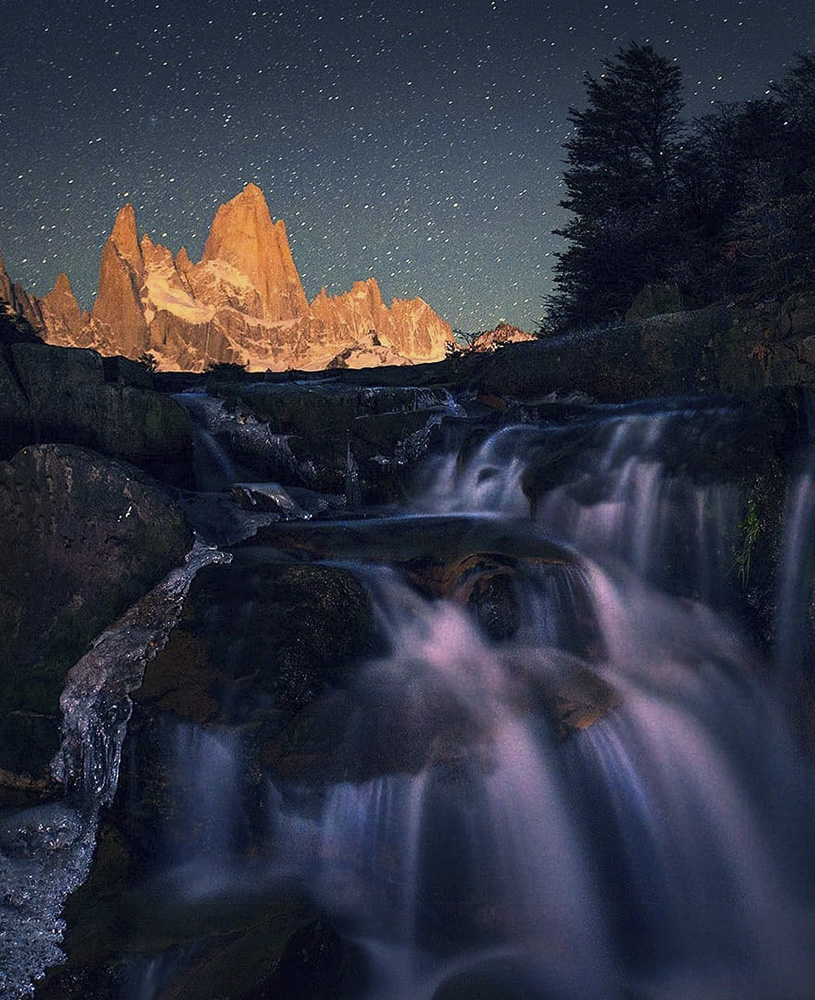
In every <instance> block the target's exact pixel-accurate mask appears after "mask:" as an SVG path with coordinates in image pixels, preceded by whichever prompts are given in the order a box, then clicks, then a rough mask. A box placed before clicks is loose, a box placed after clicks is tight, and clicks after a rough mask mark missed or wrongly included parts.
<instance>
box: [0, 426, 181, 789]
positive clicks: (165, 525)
mask: <svg viewBox="0 0 815 1000" xmlns="http://www.w3.org/2000/svg"><path fill="white" fill-rule="evenodd" d="M191 545H192V535H191V532H190V530H189V528H188V526H187V524H186V521H185V519H184V517H183V515H182V513H181V511H180V509H179V507H178V506H177V504H176V503H175V501H174V500H173V499H172V498H171V497H170V495H169V494H168V493H167V492H166V491H165V490H164V489H163V488H162V487H160V486H159V485H158V484H157V483H154V482H153V481H152V480H151V479H149V477H147V476H146V475H145V474H144V473H142V472H141V471H139V470H138V469H136V468H134V467H131V466H127V465H124V464H121V463H119V462H115V461H111V460H110V459H107V458H104V457H102V456H101V455H98V454H95V453H93V452H91V451H87V450H85V449H82V448H77V447H73V446H70V445H55V444H48V445H37V446H32V447H28V448H24V449H23V450H22V451H20V452H18V453H17V455H15V456H14V458H13V459H12V460H11V461H9V462H2V463H0V665H1V666H0V715H2V720H3V721H2V724H0V733H2V738H0V767H2V766H6V767H8V768H9V769H10V770H12V771H19V770H21V769H22V770H24V771H26V772H27V773H32V769H33V773H36V771H37V770H38V769H40V768H41V767H42V766H43V764H44V763H45V760H47V757H48V756H50V753H52V752H53V751H54V750H55V749H56V746H57V745H58V740H56V731H57V728H58V711H59V709H58V705H59V696H60V693H61V692H62V687H63V682H64V679H65V675H66V673H67V671H68V669H69V668H70V667H71V666H72V665H73V664H74V663H75V662H76V661H77V660H78V659H79V658H80V656H81V655H82V653H83V652H84V650H85V648H86V647H87V645H88V643H89V642H90V641H91V639H93V637H94V636H95V635H96V634H97V633H99V632H100V631H101V630H102V629H103V628H104V627H105V626H107V625H109V624H110V623H111V622H113V621H114V620H115V619H116V618H117V617H118V616H119V615H121V614H122V613H123V612H124V611H125V610H126V609H127V608H128V607H129V606H130V605H131V604H133V602H134V601H136V600H137V599H138V598H139V597H141V596H142V595H143V594H145V593H146V592H147V591H148V590H149V589H150V588H151V587H152V586H153V585H154V584H156V583H157V582H158V581H159V580H160V579H161V578H162V577H163V576H164V575H165V574H166V573H167V572H168V571H169V570H170V569H171V568H172V567H173V566H176V565H178V564H180V563H181V562H182V561H183V559H184V556H185V554H186V552H187V551H188V550H189V548H190V547H191ZM29 739H31V740H33V747H32V745H31V744H30V743H29V742H27V741H28V740H29ZM52 741H54V742H53V744H52Z"/></svg>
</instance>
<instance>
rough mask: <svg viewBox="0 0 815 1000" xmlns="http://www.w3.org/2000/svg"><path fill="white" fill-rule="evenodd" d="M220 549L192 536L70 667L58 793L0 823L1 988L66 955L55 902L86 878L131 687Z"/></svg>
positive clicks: (28, 980) (19, 986)
mask: <svg viewBox="0 0 815 1000" xmlns="http://www.w3.org/2000/svg"><path fill="white" fill-rule="evenodd" d="M224 558H226V556H224V555H223V554H222V553H220V552H218V551H217V550H215V549H213V548H211V547H209V546H206V545H203V544H201V543H197V544H196V546H195V547H194V548H193V550H192V551H191V552H190V553H189V556H188V558H187V562H186V564H185V565H184V566H183V567H181V568H179V569H177V570H174V571H173V572H172V573H170V574H169V576H168V577H167V578H166V579H165V580H164V581H163V582H162V583H161V584H159V585H158V586H157V587H156V588H154V590H153V591H151V593H150V594H148V595H147V597H146V598H144V599H143V600H142V601H141V602H139V603H138V604H136V605H135V606H134V607H133V608H131V609H130V611H129V612H127V614H126V615H125V616H124V617H123V618H121V619H120V620H119V621H118V622H116V623H115V624H114V625H113V626H111V627H110V628H109V629H108V630H107V631H105V632H103V633H102V634H101V635H100V636H99V637H98V638H97V639H96V641H95V643H94V645H93V648H92V649H91V650H90V651H89V652H88V653H87V654H86V655H85V656H84V657H83V658H82V659H81V660H80V661H79V662H78V663H77V664H76V665H75V666H74V667H73V668H72V670H71V671H70V672H69V675H68V678H67V681H66V685H65V689H64V691H63V694H62V698H61V701H60V706H61V709H62V713H63V722H62V746H61V749H60V751H59V754H58V755H57V756H56V757H55V759H54V760H53V762H52V764H51V770H52V773H53V776H54V779H55V781H56V782H57V783H58V787H59V788H60V790H61V792H62V795H63V797H61V798H58V799H56V800H55V801H52V802H50V803H48V804H46V805H42V806H35V807H32V808H30V809H27V810H25V811H23V812H17V813H14V812H12V813H10V814H9V813H7V814H5V815H4V817H3V826H2V829H0V882H1V883H2V886H3V905H2V906H0V991H2V995H3V996H4V997H9V998H10V1000H11V998H16V997H26V996H31V995H32V994H33V993H34V982H35V980H36V979H38V978H39V977H41V976H42V975H43V973H44V971H45V969H46V968H47V967H48V966H50V965H57V964H59V963H60V962H61V961H62V960H63V959H64V955H63V953H62V951H61V949H60V942H61V940H62V936H63V933H64V930H65V922H64V920H63V917H62V910H63V907H64V905H65V901H66V899H67V897H68V896H69V894H70V893H72V892H73V891H74V890H76V889H77V888H78V887H79V886H80V885H82V883H83V882H84V881H85V879H86V878H87V875H88V872H89V870H90V865H91V861H92V858H93V853H94V849H95V846H96V834H97V828H98V822H99V815H100V810H101V809H103V808H105V807H107V806H109V805H110V804H111V802H112V801H113V798H114V796H115V794H116V789H117V786H118V781H119V768H120V763H121V753H122V744H123V741H124V737H125V734H126V729H127V722H128V719H129V717H130V711H131V707H132V706H131V701H130V697H129V695H130V693H131V692H132V691H133V689H134V688H136V687H138V685H139V684H140V683H141V678H142V675H143V672H144V667H145V664H146V663H147V662H148V660H149V659H151V658H152V657H153V656H154V655H155V654H156V652H157V651H158V650H159V649H160V648H161V646H162V645H163V644H164V643H165V642H166V640H167V636H168V634H169V632H170V630H171V629H172V627H173V624H174V622H175V620H176V618H177V616H178V614H179V611H180V607H181V604H182V602H183V600H184V596H185V595H186V593H187V590H188V589H189V586H190V582H191V581H192V579H193V578H194V576H195V574H196V573H197V572H198V571H199V570H200V569H201V568H202V567H203V566H206V565H208V564H210V563H212V562H217V561H219V560H221V559H224Z"/></svg>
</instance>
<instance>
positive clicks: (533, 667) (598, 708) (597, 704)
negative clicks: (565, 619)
mask: <svg viewBox="0 0 815 1000" xmlns="http://www.w3.org/2000/svg"><path fill="white" fill-rule="evenodd" d="M507 663H509V664H511V665H512V667H513V669H514V670H515V672H516V674H517V677H518V679H519V681H520V687H519V689H518V698H519V704H521V705H523V704H526V705H527V707H528V708H530V709H531V710H533V711H535V710H542V711H543V713H544V715H545V716H546V717H547V719H548V720H549V722H550V724H551V726H552V729H553V732H554V734H555V737H556V738H557V739H558V740H559V741H563V740H565V739H567V738H568V737H569V736H573V735H574V734H575V733H579V732H581V731H582V730H584V729H588V728H589V727H590V726H593V725H594V724H595V723H596V722H599V721H600V720H601V719H603V718H605V716H607V715H608V714H609V713H610V712H613V711H614V710H615V709H617V708H619V706H620V705H621V703H622V699H621V697H620V695H619V693H618V692H617V690H616V689H615V688H614V687H612V686H611V684H609V683H608V682H607V681H605V680H603V678H602V677H601V676H600V675H599V674H598V673H597V672H596V671H595V670H593V669H591V668H590V667H589V666H588V665H587V664H585V663H583V662H582V661H581V660H579V659H578V658H577V657H574V656H570V655H569V654H568V653H564V652H562V651H561V650H557V649H547V650H540V651H531V650H530V651H527V653H526V655H525V656H524V657H523V659H522V660H514V662H513V655H512V654H510V656H509V657H508V659H507Z"/></svg>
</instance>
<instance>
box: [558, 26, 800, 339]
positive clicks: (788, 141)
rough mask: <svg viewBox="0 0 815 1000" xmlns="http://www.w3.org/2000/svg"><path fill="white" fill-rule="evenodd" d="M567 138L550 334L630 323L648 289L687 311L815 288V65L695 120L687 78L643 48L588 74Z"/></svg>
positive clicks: (622, 54) (630, 49)
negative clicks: (666, 289)
mask: <svg viewBox="0 0 815 1000" xmlns="http://www.w3.org/2000/svg"><path fill="white" fill-rule="evenodd" d="M586 95H587V106H586V108H585V109H584V110H582V111H579V110H576V109H571V111H570V114H569V119H570V121H571V123H572V132H571V136H570V138H569V139H568V141H567V142H566V146H565V148H566V162H567V168H566V171H565V173H564V183H565V187H566V191H567V197H566V198H565V200H564V201H563V202H561V204H562V205H563V206H564V207H565V208H567V209H569V210H570V211H571V213H572V215H571V217H570V219H569V221H568V222H567V224H566V225H565V226H564V227H563V228H562V229H559V230H556V232H557V234H558V235H560V236H563V237H565V238H566V240H567V247H566V249H565V250H563V251H562V252H561V253H559V254H558V255H557V257H558V260H557V264H556V267H555V282H556V292H555V294H554V295H553V296H552V297H551V298H550V299H549V303H548V306H549V309H548V317H547V320H546V321H545V327H546V328H547V329H548V330H563V329H566V328H572V327H578V326H588V325H593V324H597V323H603V322H606V321H610V320H614V319H616V318H619V317H620V316H623V315H624V314H625V313H626V311H627V310H628V308H629V307H630V306H631V304H632V302H633V300H634V298H635V297H636V295H637V294H638V292H639V291H640V290H641V289H642V288H643V287H644V286H645V285H649V284H650V285H654V284H668V285H671V286H675V289H674V291H676V292H677V293H678V294H677V298H678V299H680V300H681V302H682V303H683V305H685V306H686V307H689V308H692V307H698V306H703V305H707V304H710V303H712V302H717V301H721V300H723V299H732V298H739V299H742V300H744V301H748V300H753V301H756V300H759V299H761V298H765V297H767V296H777V295H779V294H783V292H784V291H785V290H790V291H792V290H794V289H795V288H796V287H799V286H800V285H801V284H803V283H805V282H809V283H810V284H811V283H812V280H813V278H815V269H814V268H813V263H815V56H813V55H809V54H807V55H797V56H796V58H795V62H794V63H793V65H792V66H791V67H790V69H789V70H788V72H787V74H786V76H785V77H784V78H783V80H782V81H781V82H780V83H777V84H773V85H772V86H771V87H770V91H769V93H768V94H766V95H765V96H763V97H760V98H758V99H756V100H751V101H747V102H745V103H743V104H726V105H721V106H719V107H718V108H717V110H716V111H715V112H714V113H712V114H710V115H707V116H705V117H704V118H700V119H696V120H694V121H693V122H691V123H689V124H688V123H684V122H683V121H682V117H681V115H682V110H683V100H682V73H681V70H680V68H679V67H678V66H677V65H676V64H675V63H674V62H672V61H671V60H669V59H667V58H665V57H664V56H661V55H659V54H658V53H657V52H655V51H654V49H652V48H651V47H650V46H640V45H636V44H631V45H629V46H628V47H627V48H624V49H621V50H620V51H619V52H618V53H617V55H616V56H615V57H614V58H613V59H610V60H606V61H605V62H604V64H603V73H602V74H601V75H600V77H599V78H595V77H594V76H592V75H590V74H588V75H587V76H586Z"/></svg>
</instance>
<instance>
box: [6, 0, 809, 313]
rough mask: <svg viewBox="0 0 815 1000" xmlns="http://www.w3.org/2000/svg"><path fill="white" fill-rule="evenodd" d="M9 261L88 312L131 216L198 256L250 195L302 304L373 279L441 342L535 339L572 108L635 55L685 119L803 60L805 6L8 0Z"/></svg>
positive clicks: (799, 0)
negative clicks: (216, 219)
mask: <svg viewBox="0 0 815 1000" xmlns="http://www.w3.org/2000/svg"><path fill="white" fill-rule="evenodd" d="M0 24H2V35H3V37H2V55H0V88H1V89H2V93H0V136H2V149H1V150H0V252H2V254H3V256H4V257H5V261H6V266H7V269H8V271H9V273H10V274H11V276H12V277H13V278H14V279H16V280H19V281H21V282H22V283H23V285H24V286H25V287H26V288H27V289H28V290H29V291H32V292H35V293H36V294H39V295H42V294H45V292H47V291H48V290H49V288H50V287H51V285H52V284H53V282H54V279H55V277H56V275H57V273H58V272H59V271H62V270H64V271H67V272H68V274H69V276H70V278H71V281H72V283H73V286H74V290H75V291H76V292H77V295H78V296H79V298H80V301H81V302H82V304H83V305H85V306H89V305H90V304H91V302H92V300H93V297H94V295H95V289H96V279H97V268H98V264H99V256H100V252H101V248H102V244H103V243H104V240H105V238H106V237H107V235H108V233H109V232H110V229H111V227H112V225H113V220H114V217H115V214H116V211H117V210H118V209H119V208H120V207H121V206H122V205H123V204H124V203H125V202H127V201H129V202H131V203H132V204H133V206H134V207H135V209H136V216H137V222H138V226H139V230H140V232H143V231H146V232H148V233H149V234H150V236H151V237H152V238H153V239H154V240H158V241H161V242H162V243H165V244H166V245H167V246H169V247H170V248H171V249H172V250H173V251H177V250H178V249H179V248H180V247H181V246H182V245H184V246H186V247H187V248H188V250H189V252H190V256H191V257H192V258H193V259H194V260H197V259H198V258H199V257H200V255H201V252H202V250H203V246H204V240H205V238H206V234H207V230H208V227H209V224H210V222H211V221H212V217H213V216H214V213H215V210H216V208H217V206H218V205H219V204H220V203H222V202H224V201H226V200H227V199H229V198H230V197H232V196H233V195H235V194H237V193H238V192H239V191H240V190H241V188H242V187H243V186H244V185H245V184H246V183H248V182H249V181H254V182H255V183H256V184H258V185H259V186H260V187H261V188H262V189H263V191H264V193H265V194H266V197H267V200H268V202H269V205H270V208H271V212H272V215H273V217H274V218H283V219H285V220H286V224H287V226H288V231H289V237H290V240H291V244H292V251H293V254H294V259H295V262H296V264H297V266H298V269H299V271H300V274H301V276H302V278H303V282H304V284H305V288H306V293H307V295H308V296H309V298H313V297H314V295H316V293H317V292H318V291H319V290H320V288H321V287H322V286H323V285H325V286H326V287H327V288H328V290H329V291H330V292H340V291H345V290H347V289H348V288H350V286H351V284H352V282H353V281H354V280H356V279H360V278H365V277H367V276H369V275H371V274H373V275H374V276H375V277H376V278H377V279H378V280H379V283H380V285H381V287H382V291H383V294H384V296H385V298H386V300H388V301H389V300H390V298H391V297H392V296H394V295H398V296H400V297H411V296H414V295H421V296H422V297H423V298H425V299H427V301H428V302H429V303H430V304H431V305H432V306H433V307H434V308H435V309H436V310H437V311H438V312H440V313H441V314H442V315H443V316H444V318H445V319H447V320H448V321H449V322H450V323H451V324H452V325H453V326H454V327H455V328H458V329H464V330H483V329H487V328H489V327H491V326H493V325H494V324H495V323H496V322H497V321H498V320H499V319H507V320H509V321H511V322H513V323H515V324H517V325H519V326H522V327H524V328H526V329H535V328H536V327H537V325H538V322H539V320H540V319H541V317H542V315H543V312H544V302H543V300H544V297H545V296H546V295H547V294H548V293H549V292H550V291H551V288H552V286H551V270H552V264H553V257H552V251H553V250H555V249H557V248H558V247H559V246H560V245H561V241H560V240H559V238H558V237H555V236H552V235H551V230H552V229H553V228H554V227H555V226H557V225H558V224H559V223H560V222H561V221H562V218H563V216H562V212H561V210H560V209H559V208H558V207H557V203H558V200H559V199H560V198H561V197H562V191H561V189H560V187H559V175H560V172H561V169H562V155H563V154H562V143H563V141H564V139H565V138H566V136H567V134H568V122H567V114H568V108H569V106H570V105H577V106H583V105H584V89H583V83H582V78H583V74H584V72H585V71H586V70H589V71H591V72H593V73H595V74H598V73H599V72H600V71H601V65H600V64H601V61H602V59H604V58H608V57H611V56H613V55H614V53H615V52H616V51H617V49H618V48H619V47H620V46H622V45H626V44H628V42H630V41H636V42H639V43H641V44H644V43H650V44H652V45H653V46H654V47H655V48H656V49H657V51H659V52H660V53H662V54H664V55H667V56H670V57H671V58H676V59H677V60H678V63H679V65H680V66H681V67H682V70H683V72H684V79H685V98H686V101H687V109H686V117H692V116H694V115H700V114H704V113H705V112H706V111H708V110H711V106H712V104H713V103H714V102H717V101H730V100H743V99H746V98H750V97H757V96H760V95H761V94H763V93H764V92H765V91H766V88H767V85H768V83H769V82H770V81H771V80H772V79H779V78H780V77H781V76H782V75H783V72H784V68H785V66H786V65H787V64H789V63H790V62H791V61H792V58H793V55H794V53H795V52H796V51H806V50H812V49H813V48H815V3H813V0H788V2H784V0H781V2H778V0H773V2H769V0H715V2H714V0H705V2H700V0H639V2H638V0H607V2H606V0H572V2H568V0H559V2H557V3H546V2H533V0H471V2H463V0H461V2H459V0H432V2H419V0H401V2H364V0H350V2H343V0H323V2H310V3H305V2H304V3H289V2H280V0H278V2H276V3H274V2H271V0H269V2H263V0H255V2H250V0H232V2H225V0H196V2H182V0H160V2H157V0H60V2H55V0H25V2H18V0H5V2H4V3H3V9H2V18H1V19H0Z"/></svg>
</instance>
